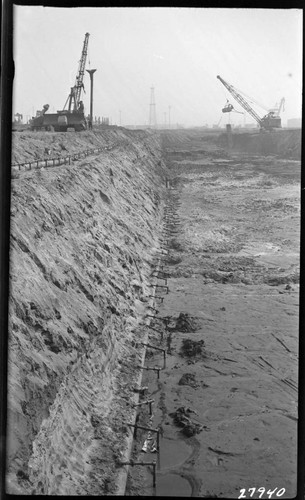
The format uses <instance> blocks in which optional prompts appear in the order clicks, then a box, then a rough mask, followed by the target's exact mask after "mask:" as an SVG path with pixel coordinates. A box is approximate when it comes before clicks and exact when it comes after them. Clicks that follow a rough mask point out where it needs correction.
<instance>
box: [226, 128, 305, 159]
mask: <svg viewBox="0 0 305 500" xmlns="http://www.w3.org/2000/svg"><path fill="white" fill-rule="evenodd" d="M301 142H302V141H301V129H292V130H274V131H272V132H259V131H257V132H254V133H253V132H252V133H250V132H249V133H235V132H234V131H233V134H232V148H233V150H235V151H241V152H246V153H251V154H259V155H277V156H279V157H280V158H287V159H294V160H300V159H301ZM219 145H221V146H222V147H226V145H227V136H226V134H222V135H221V136H220V138H219Z"/></svg>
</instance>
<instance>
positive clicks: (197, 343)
mask: <svg viewBox="0 0 305 500" xmlns="http://www.w3.org/2000/svg"><path fill="white" fill-rule="evenodd" d="M180 355H181V356H183V357H187V358H193V359H197V358H198V357H204V356H205V349H204V340H191V339H183V340H182V346H181V349H180Z"/></svg>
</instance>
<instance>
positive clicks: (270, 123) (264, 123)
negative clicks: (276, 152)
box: [217, 75, 282, 130]
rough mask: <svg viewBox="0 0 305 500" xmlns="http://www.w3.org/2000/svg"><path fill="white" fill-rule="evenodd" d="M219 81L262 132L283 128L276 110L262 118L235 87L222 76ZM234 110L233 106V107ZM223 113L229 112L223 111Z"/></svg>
mask: <svg viewBox="0 0 305 500" xmlns="http://www.w3.org/2000/svg"><path fill="white" fill-rule="evenodd" d="M217 78H218V80H220V81H221V83H222V84H223V85H224V86H225V87H226V89H227V90H228V91H229V92H230V94H232V96H233V97H234V99H235V100H236V101H237V102H238V103H239V104H240V105H241V106H242V107H243V108H244V109H245V110H246V111H247V112H248V113H249V115H251V116H252V118H254V119H255V120H256V121H257V123H258V124H259V126H260V129H261V130H273V129H275V128H281V127H282V124H281V118H280V116H279V113H277V112H275V111H274V110H270V111H269V113H267V114H266V115H265V116H263V117H262V118H261V117H260V116H259V115H258V114H257V113H256V112H255V111H254V109H252V107H251V106H250V104H248V102H247V101H246V99H244V97H242V95H241V94H240V93H239V92H237V90H236V89H235V88H234V87H233V85H230V84H229V83H228V82H226V81H225V80H224V79H223V78H221V76H219V75H217ZM232 109H233V106H232ZM222 111H223V112H228V111H229V110H227V111H224V109H223V110H222Z"/></svg>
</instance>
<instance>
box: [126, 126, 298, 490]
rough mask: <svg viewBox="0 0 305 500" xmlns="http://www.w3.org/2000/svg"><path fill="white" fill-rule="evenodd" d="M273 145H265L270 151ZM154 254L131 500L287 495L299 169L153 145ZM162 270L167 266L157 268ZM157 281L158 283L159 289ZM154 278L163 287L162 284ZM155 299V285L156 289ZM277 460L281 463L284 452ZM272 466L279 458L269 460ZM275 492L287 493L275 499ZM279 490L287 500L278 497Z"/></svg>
mask: <svg viewBox="0 0 305 500" xmlns="http://www.w3.org/2000/svg"><path fill="white" fill-rule="evenodd" d="M272 144H273V143H272ZM163 148H164V155H165V156H164V157H165V161H166V163H167V166H168V168H169V172H170V173H169V179H170V181H169V189H168V196H167V204H166V206H165V209H164V216H163V223H164V225H163V233H162V238H161V241H162V242H163V245H164V253H165V255H163V256H162V261H161V269H162V273H163V274H159V276H158V277H159V281H158V283H159V284H162V285H164V283H165V282H164V277H165V276H166V279H167V281H166V285H167V286H168V289H166V290H164V289H161V288H160V289H159V291H158V295H160V296H162V302H160V301H159V302H156V308H157V310H156V311H155V315H154V319H153V318H152V321H153V323H152V327H153V328H154V329H151V330H150V331H149V342H150V344H154V345H156V346H158V347H159V348H160V347H163V348H164V349H166V353H167V359H166V366H164V364H163V363H164V361H163V356H162V353H160V352H158V351H156V350H154V349H149V348H147V354H146V361H145V364H146V365H147V366H151V367H153V366H159V367H160V368H161V371H160V377H159V379H158V378H157V377H156V374H155V373H154V372H151V371H147V372H145V373H144V376H143V381H142V385H143V386H145V387H147V392H146V394H145V396H141V397H142V400H145V399H154V403H153V416H152V417H151V416H150V415H149V412H148V410H147V409H146V408H145V406H143V407H141V408H142V409H141V410H140V411H139V415H138V422H139V425H142V426H144V427H145V426H148V427H149V426H150V425H151V426H152V427H153V428H159V429H160V436H161V437H160V449H159V452H156V451H155V447H154V446H153V448H152V452H150V450H149V447H150V445H151V442H153V440H151V439H149V438H150V437H152V438H153V436H152V435H151V433H149V431H147V430H146V431H145V430H138V431H137V434H136V439H135V443H134V448H133V456H132V458H133V460H134V461H135V463H136V464H138V463H139V462H140V461H141V460H144V461H145V462H150V461H153V460H155V461H156V486H155V488H154V487H153V468H152V467H151V466H150V467H145V466H141V465H134V466H133V467H132V468H130V473H129V479H128V485H127V490H126V493H127V495H144V496H150V495H156V496H163V495H165V496H172V497H175V496H195V497H196V496H199V497H205V496H206V497H220V498H221V497H225V498H228V497H229V498H231V497H232V498H236V497H237V496H238V495H239V494H240V492H241V489H242V488H245V489H247V488H248V487H250V486H249V485H251V487H256V488H259V487H264V488H265V491H263V492H262V491H260V494H262V498H268V490H270V491H271V490H274V489H276V488H277V490H275V491H279V493H280V494H281V495H282V494H284V496H285V497H286V498H289V497H292V496H294V495H295V494H296V468H297V403H298V401H297V360H298V281H299V267H298V266H299V181H300V162H299V161H298V160H296V159H295V158H294V159H292V160H284V159H282V158H279V157H275V156H270V155H269V156H267V157H266V156H257V155H256V156H252V155H246V154H244V153H240V152H235V151H233V152H232V151H231V152H228V151H227V150H225V149H224V150H221V149H220V148H219V146H218V145H217V144H216V141H213V140H212V141H207V142H206V143H205V147H204V148H203V147H202V138H201V137H200V132H186V131H185V132H176V133H174V132H173V133H171V134H169V133H164V134H163ZM162 266H163V267H162ZM160 278H161V279H160ZM162 278H163V280H162ZM157 290H158V288H157ZM283 449H285V450H286V452H287V453H286V452H285V456H283V453H282V450H283ZM279 457H280V458H279ZM283 488H284V490H283ZM283 491H284V493H283Z"/></svg>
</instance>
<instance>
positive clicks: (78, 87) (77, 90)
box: [64, 33, 90, 112]
mask: <svg viewBox="0 0 305 500" xmlns="http://www.w3.org/2000/svg"><path fill="white" fill-rule="evenodd" d="M89 36H90V34H89V33H86V34H85V40H84V44H83V50H82V54H81V58H80V61H79V66H78V71H77V75H76V79H75V84H74V87H71V91H70V94H69V96H68V99H67V100H66V103H65V105H64V109H65V107H66V105H67V102H68V101H69V105H68V111H69V112H71V111H77V110H78V107H79V103H80V96H81V91H82V89H83V88H84V84H83V80H84V73H85V65H86V59H87V49H88V41H89ZM72 103H73V109H72Z"/></svg>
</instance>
